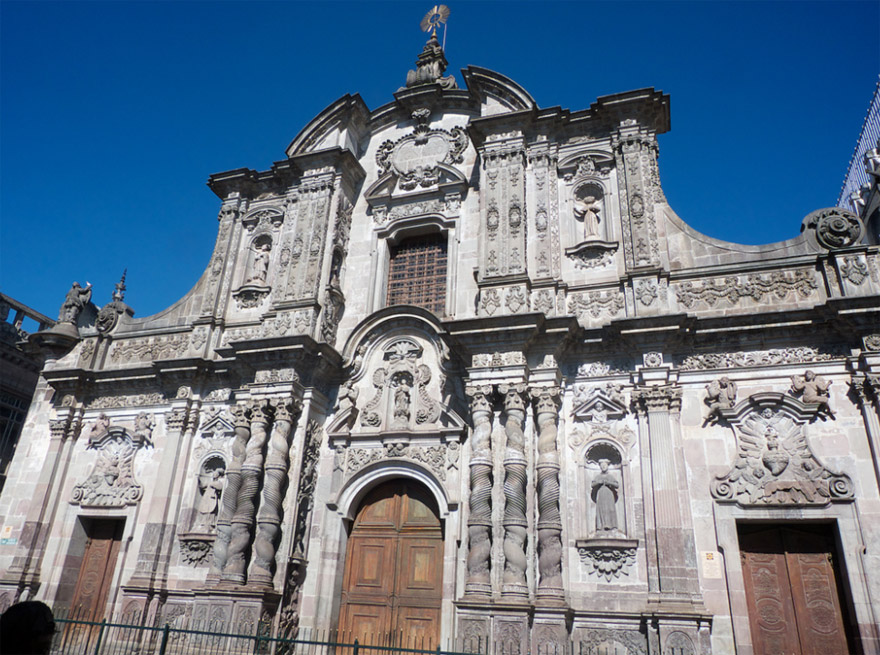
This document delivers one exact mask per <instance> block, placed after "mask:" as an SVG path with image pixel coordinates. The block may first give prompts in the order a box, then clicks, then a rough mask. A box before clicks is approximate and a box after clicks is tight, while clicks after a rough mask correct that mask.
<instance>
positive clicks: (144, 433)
mask: <svg viewBox="0 0 880 655" xmlns="http://www.w3.org/2000/svg"><path fill="white" fill-rule="evenodd" d="M154 425H155V421H154V420H153V417H152V416H150V415H149V414H147V413H146V412H141V413H140V414H138V415H137V417H136V418H135V419H134V436H136V437H140V438H141V439H143V440H144V441H146V442H148V443H149V442H150V439H151V437H152V436H153V426H154Z"/></svg>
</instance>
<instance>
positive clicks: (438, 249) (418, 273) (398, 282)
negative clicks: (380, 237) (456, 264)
mask: <svg viewBox="0 0 880 655" xmlns="http://www.w3.org/2000/svg"><path fill="white" fill-rule="evenodd" d="M388 304H389V305H416V306H417V307H424V308H425V309H427V310H429V311H432V312H434V313H435V314H437V315H438V316H442V315H443V314H445V310H446V237H444V236H443V235H441V234H428V235H425V236H419V237H412V238H409V239H404V240H403V241H401V242H400V243H399V244H398V245H396V246H392V247H391V265H390V266H389V271H388Z"/></svg>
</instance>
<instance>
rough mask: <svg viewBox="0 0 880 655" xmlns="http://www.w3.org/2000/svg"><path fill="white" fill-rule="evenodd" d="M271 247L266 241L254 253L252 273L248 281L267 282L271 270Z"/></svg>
mask: <svg viewBox="0 0 880 655" xmlns="http://www.w3.org/2000/svg"><path fill="white" fill-rule="evenodd" d="M270 250H271V247H270V246H269V244H268V243H264V244H263V245H262V246H260V247H259V248H258V249H257V250H256V251H255V253H254V261H253V263H252V264H251V275H250V277H249V278H248V282H261V283H262V282H265V281H266V274H267V273H268V272H269V251H270Z"/></svg>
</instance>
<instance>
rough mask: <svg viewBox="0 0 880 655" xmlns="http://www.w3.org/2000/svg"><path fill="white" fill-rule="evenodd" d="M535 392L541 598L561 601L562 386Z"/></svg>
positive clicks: (542, 388)
mask: <svg viewBox="0 0 880 655" xmlns="http://www.w3.org/2000/svg"><path fill="white" fill-rule="evenodd" d="M531 396H532V400H533V402H534V404H535V415H536V421H537V424H538V464H537V478H538V481H537V486H538V574H539V579H538V598H539V599H543V600H547V601H551V602H558V601H562V600H563V598H564V591H563V588H562V517H561V516H560V514H559V451H558V450H557V449H556V436H557V433H556V423H557V421H558V419H559V388H558V387H540V388H533V389H532V390H531Z"/></svg>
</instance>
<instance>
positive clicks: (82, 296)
mask: <svg viewBox="0 0 880 655" xmlns="http://www.w3.org/2000/svg"><path fill="white" fill-rule="evenodd" d="M91 299H92V285H91V284H90V283H89V282H86V286H85V288H83V287H81V286H80V285H79V282H74V283H73V286H71V287H70V291H68V292H67V296H66V297H65V298H64V304H63V305H61V311H60V312H58V321H59V322H61V323H73V324H74V325H76V321H77V319H78V318H79V315H80V312H82V310H83V308H84V307H85V306H86V305H87V304H88V302H89V300H91Z"/></svg>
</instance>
